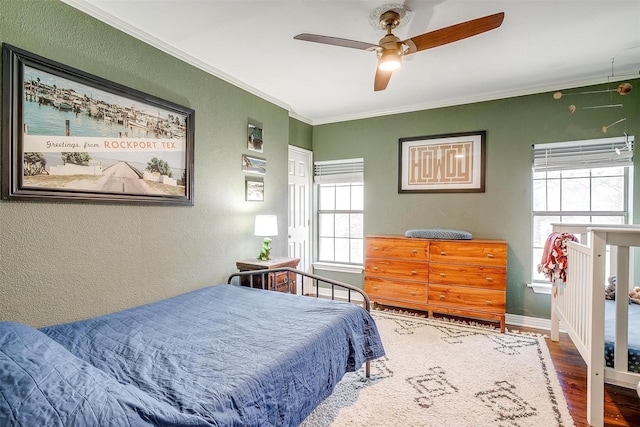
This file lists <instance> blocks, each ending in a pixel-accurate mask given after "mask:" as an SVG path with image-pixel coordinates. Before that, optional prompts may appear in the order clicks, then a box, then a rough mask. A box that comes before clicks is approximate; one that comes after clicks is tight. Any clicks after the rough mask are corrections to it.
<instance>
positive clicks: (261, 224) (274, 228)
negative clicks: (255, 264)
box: [253, 215, 278, 261]
mask: <svg viewBox="0 0 640 427" xmlns="http://www.w3.org/2000/svg"><path fill="white" fill-rule="evenodd" d="M253 234H254V235H255V236H262V237H264V241H263V242H262V249H260V255H258V259H259V260H261V261H267V260H270V259H271V239H270V238H269V237H270V236H277V235H278V217H277V216H276V215H256V225H255V228H254V229H253Z"/></svg>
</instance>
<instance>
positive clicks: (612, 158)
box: [532, 136, 633, 292]
mask: <svg viewBox="0 0 640 427" xmlns="http://www.w3.org/2000/svg"><path fill="white" fill-rule="evenodd" d="M632 156H633V137H631V136H629V137H626V136H625V137H623V138H606V139H598V140H592V141H575V142H567V143H556V144H536V145H534V146H533V191H532V193H533V205H532V206H533V207H532V224H533V227H532V242H533V260H532V272H533V278H532V279H533V285H534V286H533V287H534V289H535V290H536V291H537V292H549V291H550V289H551V285H550V283H549V281H548V279H547V278H546V277H545V276H544V275H543V274H541V273H538V268H537V266H538V264H539V263H540V260H541V259H542V252H543V250H544V244H545V242H546V239H547V236H548V235H549V234H550V233H551V231H552V230H551V224H552V223H563V222H566V223H574V224H626V223H627V222H628V218H629V182H630V174H631V173H632Z"/></svg>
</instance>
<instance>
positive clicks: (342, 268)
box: [313, 262, 362, 274]
mask: <svg viewBox="0 0 640 427" xmlns="http://www.w3.org/2000/svg"><path fill="white" fill-rule="evenodd" d="M313 268H314V270H324V271H338V272H340V273H353V274H360V273H362V266H361V265H349V264H334V263H330V262H314V263H313Z"/></svg>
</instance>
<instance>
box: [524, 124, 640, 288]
mask: <svg viewBox="0 0 640 427" xmlns="http://www.w3.org/2000/svg"><path fill="white" fill-rule="evenodd" d="M633 140H634V138H633V137H629V136H627V135H625V137H624V138H608V139H600V140H592V141H574V142H564V143H557V144H538V145H534V146H533V151H534V154H533V161H532V175H531V243H532V245H531V247H532V254H531V257H532V259H531V265H532V271H531V283H530V284H529V287H531V288H533V290H534V292H536V293H543V294H550V293H551V283H550V282H549V281H548V280H542V279H540V277H539V274H538V272H537V265H538V264H539V262H540V259H536V258H539V256H538V255H539V254H540V253H541V250H543V249H544V243H545V241H543V240H542V238H543V236H540V239H539V240H540V241H537V240H536V233H537V232H543V230H539V229H538V227H537V224H538V221H537V218H540V217H557V218H558V221H554V222H556V223H557V222H562V218H563V217H564V218H567V217H573V218H576V217H580V218H589V220H588V221H585V222H584V223H585V224H611V223H620V222H615V218H616V217H617V218H618V219H619V220H621V223H622V224H628V223H629V220H630V218H631V216H632V212H631V209H632V205H631V201H632V197H633V195H632V194H630V191H631V187H632V185H631V183H632V182H633V164H632V161H631V158H632V153H633ZM605 143H611V146H612V148H611V151H612V152H613V151H614V150H615V148H618V150H620V148H619V147H620V146H622V147H625V148H626V149H627V150H628V153H626V156H624V157H614V156H611V157H610V159H611V161H610V162H608V161H607V160H608V159H607V158H606V156H603V159H602V160H601V161H598V162H597V163H592V164H589V163H585V162H584V156H583V155H582V153H581V150H582V149H584V148H585V147H587V149H588V148H589V147H590V146H595V145H600V146H602V145H603V144H605ZM621 144H623V145H621ZM555 147H558V148H561V149H562V150H566V149H567V147H568V148H569V150H570V149H571V147H575V151H576V153H577V154H575V153H574V154H570V155H569V156H566V157H564V159H563V164H562V166H558V164H552V165H551V167H549V168H545V165H541V163H540V152H541V151H542V150H541V149H540V148H542V149H548V150H549V151H553V149H554V148H555ZM618 150H616V152H617V151H618ZM618 156H619V155H618ZM567 160H568V161H567ZM590 160H592V158H590ZM565 162H566V163H565ZM614 167H621V168H623V169H622V174H621V175H620V174H616V175H611V177H620V176H621V177H622V181H623V189H622V195H623V200H622V205H623V206H622V210H591V209H592V208H593V200H594V185H593V180H594V178H595V179H597V178H603V175H601V174H597V173H595V174H594V170H596V169H602V168H614ZM576 170H586V171H589V173H588V176H582V177H575V176H570V175H572V174H571V173H569V174H568V175H569V176H566V177H565V176H563V172H565V173H566V172H569V171H576ZM538 172H545V173H546V176H545V177H544V178H542V179H540V178H536V175H537V173H538ZM550 173H552V174H554V175H556V174H557V175H558V176H555V177H551V178H550V177H549V176H548V175H549V174H550ZM585 178H588V179H589V190H588V191H589V195H590V196H589V208H588V209H589V210H563V206H562V202H563V195H562V191H563V187H564V186H563V183H565V182H568V181H570V180H572V179H585ZM541 180H544V181H545V182H549V181H550V180H559V189H558V192H559V194H558V196H557V197H558V199H559V206H557V210H535V208H536V206H535V204H536V199H535V197H536V188H537V187H536V182H537V181H541ZM598 217H600V218H606V219H604V220H603V221H597V220H596V221H594V219H596V218H598ZM612 220H613V222H612ZM568 222H572V223H575V222H576V221H575V220H573V221H568ZM536 243H537V244H539V245H542V247H539V246H536ZM536 254H538V255H536Z"/></svg>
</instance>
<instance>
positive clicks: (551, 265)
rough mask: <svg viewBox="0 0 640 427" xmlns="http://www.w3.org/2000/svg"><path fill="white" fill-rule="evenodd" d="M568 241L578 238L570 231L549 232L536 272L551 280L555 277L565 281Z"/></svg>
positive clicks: (574, 240)
mask: <svg viewBox="0 0 640 427" xmlns="http://www.w3.org/2000/svg"><path fill="white" fill-rule="evenodd" d="M568 241H572V242H577V241H578V239H577V238H576V237H575V236H574V235H573V234H570V233H551V234H549V237H547V241H546V243H545V245H544V251H543V252H542V260H541V261H540V264H538V272H539V273H542V274H544V275H545V276H546V277H547V278H548V279H549V281H551V282H553V281H555V280H556V279H560V280H562V281H563V282H566V281H567V242H568Z"/></svg>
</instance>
